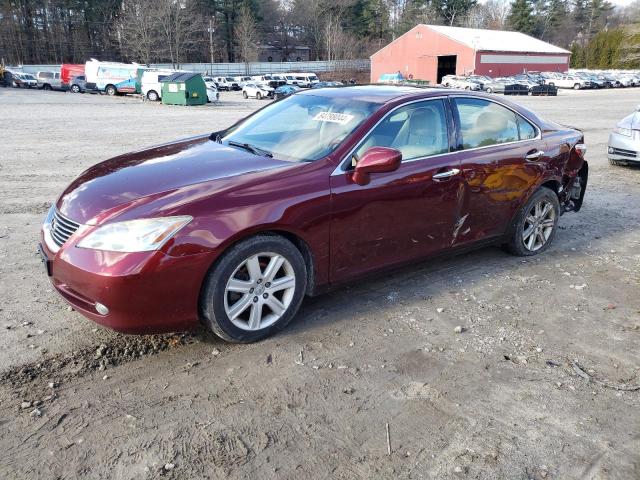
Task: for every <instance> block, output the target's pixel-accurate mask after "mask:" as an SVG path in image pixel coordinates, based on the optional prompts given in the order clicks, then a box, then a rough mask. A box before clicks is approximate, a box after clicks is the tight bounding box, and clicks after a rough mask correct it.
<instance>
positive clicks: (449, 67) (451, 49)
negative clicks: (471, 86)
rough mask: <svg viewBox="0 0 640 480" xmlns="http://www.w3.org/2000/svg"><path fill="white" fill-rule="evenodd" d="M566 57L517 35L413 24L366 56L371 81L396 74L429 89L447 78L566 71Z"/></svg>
mask: <svg viewBox="0 0 640 480" xmlns="http://www.w3.org/2000/svg"><path fill="white" fill-rule="evenodd" d="M570 58H571V52H569V51H567V50H564V49H562V48H560V47H556V46H555V45H551V44H550V43H546V42H543V41H542V40H538V39H537V38H533V37H530V36H529V35H525V34H524V33H520V32H505V31H500V30H480V29H476V28H460V27H445V26H440V25H417V26H415V27H414V28H412V29H411V30H409V31H408V32H407V33H405V34H404V35H402V36H401V37H398V38H397V39H396V40H394V41H393V42H391V43H390V44H389V45H387V46H386V47H384V48H382V49H381V50H378V51H377V52H376V53H374V54H373V55H372V56H371V81H372V82H377V81H378V79H379V78H380V75H382V74H384V73H396V72H398V71H399V72H400V73H402V75H403V76H404V77H405V78H413V79H416V80H429V82H430V83H431V84H434V83H440V81H441V80H442V77H443V76H445V75H452V74H456V75H466V74H470V73H475V74H477V75H488V76H490V77H502V76H507V75H514V74H516V73H523V72H525V71H537V72H566V71H568V70H569V60H570Z"/></svg>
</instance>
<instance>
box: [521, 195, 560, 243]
mask: <svg viewBox="0 0 640 480" xmlns="http://www.w3.org/2000/svg"><path fill="white" fill-rule="evenodd" d="M555 224H556V212H555V210H554V208H553V205H552V204H551V202H549V201H548V200H541V201H539V202H537V203H536V204H534V205H533V207H531V210H529V212H528V213H527V216H526V218H525V220H524V227H523V229H522V242H523V244H524V246H525V248H526V249H527V250H529V251H531V252H535V251H538V250H540V249H541V248H542V247H544V246H545V245H546V243H547V241H548V240H549V237H550V236H551V233H552V232H553V229H554V228H555Z"/></svg>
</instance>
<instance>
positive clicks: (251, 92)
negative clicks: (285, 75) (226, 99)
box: [242, 83, 274, 100]
mask: <svg viewBox="0 0 640 480" xmlns="http://www.w3.org/2000/svg"><path fill="white" fill-rule="evenodd" d="M273 92H274V90H273V88H271V87H268V86H266V85H260V84H257V83H245V85H244V87H242V96H243V97H244V98H249V97H254V98H257V99H258V100H260V99H262V98H269V97H273Z"/></svg>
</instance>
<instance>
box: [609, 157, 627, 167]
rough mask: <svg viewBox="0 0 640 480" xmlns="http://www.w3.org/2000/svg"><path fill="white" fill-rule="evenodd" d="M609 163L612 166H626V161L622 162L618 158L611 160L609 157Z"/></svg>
mask: <svg viewBox="0 0 640 480" xmlns="http://www.w3.org/2000/svg"><path fill="white" fill-rule="evenodd" d="M609 163H610V164H611V165H613V166H614V167H620V166H626V165H627V164H626V163H624V162H620V161H618V160H612V159H609Z"/></svg>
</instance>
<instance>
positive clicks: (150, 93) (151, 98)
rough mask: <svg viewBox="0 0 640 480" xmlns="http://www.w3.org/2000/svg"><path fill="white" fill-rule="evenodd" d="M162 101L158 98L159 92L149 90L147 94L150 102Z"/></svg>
mask: <svg viewBox="0 0 640 480" xmlns="http://www.w3.org/2000/svg"><path fill="white" fill-rule="evenodd" d="M159 99H160V97H159V96H158V92H156V91H155V90H149V91H148V92H147V100H149V101H150V102H157V101H158V100H159Z"/></svg>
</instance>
